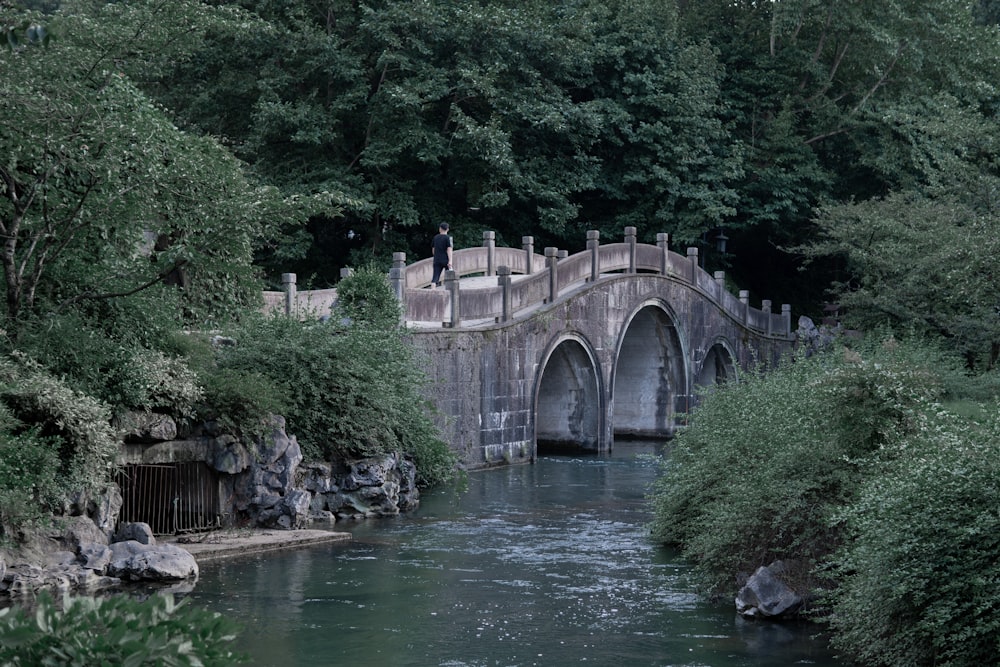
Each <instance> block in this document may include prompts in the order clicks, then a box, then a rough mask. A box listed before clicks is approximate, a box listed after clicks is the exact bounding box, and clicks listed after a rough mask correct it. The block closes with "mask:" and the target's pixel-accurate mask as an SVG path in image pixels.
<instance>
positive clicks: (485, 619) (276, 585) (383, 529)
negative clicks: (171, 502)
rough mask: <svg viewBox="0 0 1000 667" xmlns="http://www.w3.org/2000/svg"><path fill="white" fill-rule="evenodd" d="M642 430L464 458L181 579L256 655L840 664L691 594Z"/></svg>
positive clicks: (392, 664) (274, 658)
mask: <svg viewBox="0 0 1000 667" xmlns="http://www.w3.org/2000/svg"><path fill="white" fill-rule="evenodd" d="M653 452H654V447H653V446H652V445H647V444H640V443H618V444H616V446H615V451H614V453H613V454H612V455H609V456H602V457H585V458H572V457H541V458H539V460H538V461H537V463H535V464H533V465H522V466H515V467H509V468H502V469H495V470H488V471H482V472H476V473H471V474H470V475H469V479H468V483H467V488H466V489H464V490H463V491H456V490H454V489H445V490H439V491H436V492H432V493H425V494H424V496H423V497H422V499H421V505H420V508H419V510H417V511H414V512H412V513H409V514H406V515H403V516H400V517H396V518H392V519H384V520H376V521H366V522H360V523H356V524H349V525H345V524H337V526H336V529H337V530H350V531H351V532H352V533H353V536H354V539H353V541H352V542H350V543H347V544H344V543H339V544H326V545H318V546H312V547H306V548H302V549H296V550H290V551H281V552H274V553H269V554H263V555H248V556H246V557H240V558H236V559H230V560H225V561H219V562H215V563H211V562H209V563H205V564H203V565H202V567H201V576H200V578H199V580H198V583H197V586H196V588H195V590H194V592H193V593H191V594H190V595H189V596H188V597H189V598H192V599H191V602H192V603H195V604H197V605H199V606H204V607H208V608H211V609H215V610H218V611H220V612H223V613H225V614H226V615H228V616H230V617H233V618H235V619H236V620H237V621H239V622H240V623H241V624H242V625H243V626H244V631H243V634H242V636H241V638H240V640H239V647H240V650H241V651H244V652H246V653H248V654H250V655H251V656H252V658H253V662H252V664H254V665H259V666H262V667H263V666H271V665H274V666H280V667H291V666H296V665H302V666H305V665H309V666H311V667H313V666H315V665H368V666H373V667H377V666H382V665H384V666H386V667H397V666H406V665H414V666H426V665H439V666H448V667H460V666H461V667H465V666H475V667H485V666H487V665H490V666H493V665H497V666H504V667H507V666H514V665H517V666H527V665H546V666H556V667H558V666H560V665H579V664H590V665H602V666H603V665H616V666H619V665H620V666H621V667H625V666H626V665H628V666H630V667H631V666H633V665H635V666H640V665H656V666H661V667H666V666H675V667H681V666H688V667H694V666H707V667H737V666H739V667H744V666H745V667H750V666H753V667H787V666H788V665H815V666H818V667H832V666H835V665H837V666H839V665H841V663H839V662H838V661H837V660H836V659H835V658H834V655H833V653H832V651H831V650H830V649H829V648H828V647H827V645H826V643H825V641H823V640H822V639H820V638H816V637H814V636H813V635H814V633H816V632H817V631H818V630H817V628H815V627H812V626H809V625H805V624H803V625H792V626H788V625H778V624H773V623H767V622H752V621H745V620H742V619H740V618H739V617H738V616H737V615H736V613H735V611H734V609H733V604H732V601H724V602H720V603H712V602H709V601H706V600H705V599H703V598H701V597H699V596H698V595H697V593H696V590H695V589H694V587H693V584H692V582H691V580H690V577H689V566H688V564H687V563H685V562H684V561H683V560H682V559H680V558H679V557H678V556H677V554H676V553H673V552H671V551H669V550H666V549H664V548H662V547H661V546H659V545H657V544H655V543H654V542H653V541H651V540H650V539H649V537H648V529H647V527H646V524H647V522H648V521H649V519H650V515H649V508H648V507H647V504H646V502H645V497H644V494H645V492H646V490H647V488H648V486H649V484H650V483H651V482H652V481H653V479H654V478H655V476H656V474H657V466H656V464H655V463H654V462H653V461H652V460H650V458H649V455H650V454H652V453H653Z"/></svg>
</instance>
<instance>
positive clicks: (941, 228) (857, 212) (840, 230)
mask: <svg viewBox="0 0 1000 667" xmlns="http://www.w3.org/2000/svg"><path fill="white" fill-rule="evenodd" d="M977 180H978V183H973V184H972V186H971V187H968V188H963V189H962V192H961V194H959V193H958V192H957V191H958V190H959V189H960V188H961V185H960V183H955V184H954V185H953V186H952V188H953V190H954V191H953V192H945V193H942V194H940V195H938V196H934V195H932V194H927V193H925V192H916V191H914V192H909V193H899V194H893V195H890V196H888V197H886V198H885V199H881V200H870V201H866V202H859V203H857V204H845V205H841V206H836V207H830V208H828V209H826V210H825V211H824V212H823V215H822V216H821V217H820V219H819V224H820V227H821V229H822V231H823V238H822V239H821V240H818V241H817V242H815V243H814V244H813V245H812V247H811V249H810V252H811V253H813V254H815V255H825V256H839V257H842V258H843V260H844V261H845V263H846V269H847V272H848V275H849V276H850V277H851V279H850V281H844V282H841V283H839V284H837V285H836V286H835V289H836V293H837V299H838V301H839V303H840V304H841V305H842V306H843V307H844V311H845V317H846V320H847V322H848V323H849V324H851V325H853V326H856V327H860V328H863V329H870V328H872V327H874V326H879V325H882V324H889V325H890V326H893V327H897V328H911V329H913V330H915V331H919V332H923V333H926V334H929V335H932V336H934V337H936V338H938V339H939V340H941V341H942V342H943V343H946V344H947V345H949V346H950V347H952V349H954V350H955V351H956V352H957V353H959V354H962V355H963V356H964V358H965V359H966V364H967V365H968V367H969V368H970V369H972V370H977V371H979V372H982V371H983V370H986V369H989V368H992V367H993V366H994V365H995V364H996V362H997V360H998V357H1000V312H998V310H997V299H996V294H997V293H998V291H1000V283H998V276H997V273H996V271H995V270H994V265H995V263H996V257H997V255H998V253H1000V219H998V218H997V215H996V212H995V211H993V210H992V208H993V205H992V204H991V203H990V201H991V200H992V198H993V196H994V195H993V194H992V193H994V192H995V188H996V187H997V184H996V183H994V182H993V179H987V178H983V179H977Z"/></svg>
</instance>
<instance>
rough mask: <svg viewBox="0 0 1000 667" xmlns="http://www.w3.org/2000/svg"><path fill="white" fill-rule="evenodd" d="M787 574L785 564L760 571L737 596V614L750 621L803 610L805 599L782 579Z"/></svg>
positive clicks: (778, 563) (758, 570)
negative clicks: (782, 575) (750, 619)
mask: <svg viewBox="0 0 1000 667" xmlns="http://www.w3.org/2000/svg"><path fill="white" fill-rule="evenodd" d="M784 572H785V566H784V563H782V562H781V561H775V562H774V563H771V565H768V566H762V567H759V568H757V571H756V572H754V574H753V576H751V577H750V578H749V579H747V582H746V584H745V585H744V586H743V587H742V588H741V589H740V591H739V593H737V594H736V611H737V612H738V613H740V614H742V615H743V616H746V617H749V618H758V617H765V618H777V617H782V616H791V615H794V614H795V613H796V612H797V611H799V609H801V608H802V604H803V599H802V597H801V596H800V595H799V594H798V593H796V592H795V591H794V590H792V588H791V587H790V586H788V585H787V584H786V583H785V582H784V581H782V580H781V579H780V575H781V574H783V573H784Z"/></svg>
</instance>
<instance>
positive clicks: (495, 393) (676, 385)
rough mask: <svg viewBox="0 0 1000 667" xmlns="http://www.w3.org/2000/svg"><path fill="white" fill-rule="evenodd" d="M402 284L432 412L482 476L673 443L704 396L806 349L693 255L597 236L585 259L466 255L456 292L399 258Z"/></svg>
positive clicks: (520, 252) (630, 238)
mask: <svg viewBox="0 0 1000 667" xmlns="http://www.w3.org/2000/svg"><path fill="white" fill-rule="evenodd" d="M393 259H394V261H393V268H392V270H391V272H390V280H391V282H392V285H393V288H394V290H395V292H396V295H397V297H398V298H399V299H400V300H401V302H402V304H403V310H404V319H405V322H406V325H407V327H408V330H409V338H410V340H411V341H412V343H413V345H414V346H415V347H416V348H417V349H418V350H419V351H420V353H421V356H422V357H423V358H424V359H425V361H426V370H427V373H428V376H429V378H430V380H431V382H430V384H429V388H428V395H427V398H428V399H429V400H430V402H431V403H432V404H433V405H434V406H435V407H436V408H437V411H438V413H439V414H438V416H437V417H438V422H439V426H440V427H441V429H442V432H443V434H444V437H445V439H446V440H447V441H448V442H449V443H451V445H452V447H453V448H454V449H455V450H456V451H457V452H458V453H459V454H460V456H461V457H462V459H463V460H464V462H465V464H466V465H467V466H468V467H470V468H474V467H483V466H489V465H495V464H502V463H513V462H520V461H531V460H534V458H535V457H536V456H537V454H538V452H539V450H542V451H546V450H548V451H554V450H555V451H559V450H561V451H573V450H584V451H593V452H603V451H608V450H610V448H611V446H612V443H613V440H614V437H615V435H626V436H633V437H650V438H664V439H666V438H668V437H669V436H671V435H672V434H673V432H674V430H675V428H676V425H677V424H678V423H679V421H681V420H682V419H683V415H684V414H685V413H686V412H687V411H688V410H689V409H690V408H691V407H693V404H694V403H695V401H696V395H697V393H698V388H699V387H707V386H710V385H713V384H716V383H718V382H721V381H725V380H729V379H734V378H735V377H736V376H737V375H738V374H739V372H740V371H741V370H745V369H747V368H749V367H750V366H751V365H753V364H754V363H756V362H758V361H763V362H770V363H773V362H775V361H777V359H778V357H780V356H781V354H782V353H783V352H785V351H787V350H789V349H790V347H791V345H792V343H793V342H794V336H793V334H792V332H791V313H790V309H789V307H788V306H782V307H781V310H780V312H777V313H775V312H772V310H771V303H770V302H769V301H764V302H762V304H761V308H753V307H751V306H750V304H749V298H748V293H747V292H745V291H741V292H740V293H739V296H734V295H733V294H731V293H730V292H728V291H727V290H726V287H725V275H724V274H723V273H722V272H716V273H715V274H713V275H709V274H708V273H706V272H705V271H704V270H703V269H702V268H701V267H700V266H699V262H698V249H697V248H688V249H687V253H686V255H680V254H678V253H675V252H673V251H671V250H670V249H669V248H668V237H667V235H666V234H659V235H657V243H656V244H655V245H648V244H642V243H637V242H636V236H635V229H634V228H627V229H626V234H625V239H624V241H623V242H620V243H610V244H602V243H601V242H600V238H599V233H598V232H596V231H591V232H588V234H587V248H586V250H584V251H582V252H579V253H576V254H573V255H569V254H567V253H566V252H565V251H559V250H558V249H556V248H545V249H544V252H543V254H542V255H538V254H536V253H535V251H534V246H533V239H532V237H524V238H523V239H522V248H520V249H517V248H498V247H495V244H494V234H493V232H486V233H484V240H483V246H482V247H478V248H468V249H461V250H456V251H455V253H454V261H453V267H454V270H453V271H447V272H445V275H444V281H443V287H442V288H436V289H434V288H431V286H430V280H431V275H432V270H433V267H432V264H431V260H430V259H424V260H421V261H418V262H415V263H413V264H409V265H407V264H406V257H405V254H403V253H396V255H395V256H394V258H393Z"/></svg>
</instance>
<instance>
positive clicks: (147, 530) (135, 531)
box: [113, 521, 156, 544]
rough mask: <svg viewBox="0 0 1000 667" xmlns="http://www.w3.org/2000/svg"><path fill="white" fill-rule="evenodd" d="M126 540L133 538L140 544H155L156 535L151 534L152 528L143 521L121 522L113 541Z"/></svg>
mask: <svg viewBox="0 0 1000 667" xmlns="http://www.w3.org/2000/svg"><path fill="white" fill-rule="evenodd" d="M128 540H135V541H136V542H139V543H140V544H156V537H155V536H154V535H153V529H152V528H151V527H150V525H149V524H148V523H146V522H144V521H133V522H131V523H123V524H122V525H121V526H119V527H118V530H117V531H116V532H115V537H114V540H113V541H114V542H127V541H128Z"/></svg>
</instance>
